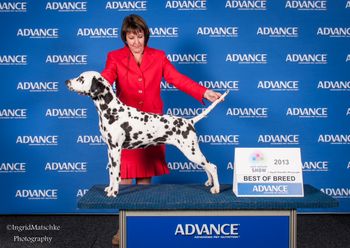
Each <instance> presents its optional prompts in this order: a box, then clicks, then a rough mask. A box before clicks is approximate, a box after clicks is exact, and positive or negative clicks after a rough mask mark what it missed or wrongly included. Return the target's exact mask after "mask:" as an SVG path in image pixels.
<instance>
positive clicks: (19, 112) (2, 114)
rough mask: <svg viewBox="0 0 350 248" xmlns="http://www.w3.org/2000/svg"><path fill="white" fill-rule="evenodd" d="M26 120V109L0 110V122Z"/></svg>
mask: <svg viewBox="0 0 350 248" xmlns="http://www.w3.org/2000/svg"><path fill="white" fill-rule="evenodd" d="M4 119H27V109H0V120H4Z"/></svg>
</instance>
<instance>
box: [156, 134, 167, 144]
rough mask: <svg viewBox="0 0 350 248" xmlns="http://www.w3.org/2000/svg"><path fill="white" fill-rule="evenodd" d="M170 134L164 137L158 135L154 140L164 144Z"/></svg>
mask: <svg viewBox="0 0 350 248" xmlns="http://www.w3.org/2000/svg"><path fill="white" fill-rule="evenodd" d="M167 138H168V136H166V135H165V136H162V137H158V138H155V139H154V140H153V141H154V142H155V143H156V144H164V143H165V141H166V140H167Z"/></svg>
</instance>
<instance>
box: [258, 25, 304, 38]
mask: <svg viewBox="0 0 350 248" xmlns="http://www.w3.org/2000/svg"><path fill="white" fill-rule="evenodd" d="M256 35H257V36H267V37H271V38H297V37H298V36H299V31H298V27H259V28H258V30H257V31H256Z"/></svg>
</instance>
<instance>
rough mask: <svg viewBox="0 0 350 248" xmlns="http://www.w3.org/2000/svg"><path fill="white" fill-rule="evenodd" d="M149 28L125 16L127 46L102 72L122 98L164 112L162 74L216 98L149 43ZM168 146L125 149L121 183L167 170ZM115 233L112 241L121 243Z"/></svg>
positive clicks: (189, 89)
mask: <svg viewBox="0 0 350 248" xmlns="http://www.w3.org/2000/svg"><path fill="white" fill-rule="evenodd" d="M149 36H150V31H149V29H148V26H147V24H146V22H145V21H144V20H143V19H142V18H141V17H140V16H137V15H129V16H127V17H125V18H124V21H123V24H122V29H121V38H122V40H123V42H124V44H125V46H124V47H123V48H121V49H118V50H114V51H112V52H109V53H108V57H107V62H106V66H105V68H104V70H103V71H102V73H101V74H102V76H103V77H104V78H105V79H107V80H108V81H109V82H110V83H111V84H113V83H114V82H116V91H117V95H118V97H119V99H120V100H121V101H122V102H123V103H125V104H126V105H129V106H132V107H135V108H137V109H139V110H141V111H145V112H150V113H156V114H162V113H163V101H162V99H161V91H160V90H161V88H160V83H161V80H162V78H164V79H165V80H166V81H167V82H169V83H171V84H173V85H174V86H175V87H176V88H178V89H180V90H182V91H184V92H185V93H187V94H189V95H191V96H192V97H194V98H195V99H197V100H198V101H200V102H202V103H203V100H202V99H203V97H204V98H206V99H207V100H209V101H212V102H213V101H215V100H216V99H218V98H219V97H220V96H221V94H220V93H217V92H214V91H212V90H209V89H207V88H205V87H203V86H201V85H199V84H198V83H196V82H195V81H193V80H191V79H190V78H188V77H186V76H185V75H182V74H181V73H179V72H178V71H177V70H176V69H175V67H174V66H173V65H172V64H171V63H170V61H169V60H168V59H167V57H166V55H165V53H164V52H163V51H160V50H157V49H153V48H150V47H148V46H147V43H148V40H149ZM168 173H169V169H168V167H167V165H166V162H165V146H164V145H161V146H154V147H148V148H144V149H134V150H122V154H121V178H122V181H121V184H131V183H132V180H133V179H135V180H136V184H150V183H151V178H152V177H153V176H160V175H163V174H168ZM118 241H119V237H118V235H115V236H114V237H113V240H112V243H113V244H118Z"/></svg>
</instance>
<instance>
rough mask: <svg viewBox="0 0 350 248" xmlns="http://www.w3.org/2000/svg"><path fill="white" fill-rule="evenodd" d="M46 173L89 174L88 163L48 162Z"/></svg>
mask: <svg viewBox="0 0 350 248" xmlns="http://www.w3.org/2000/svg"><path fill="white" fill-rule="evenodd" d="M45 171H57V172H63V173H67V172H70V173H75V172H87V162H47V163H46V165H45Z"/></svg>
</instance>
